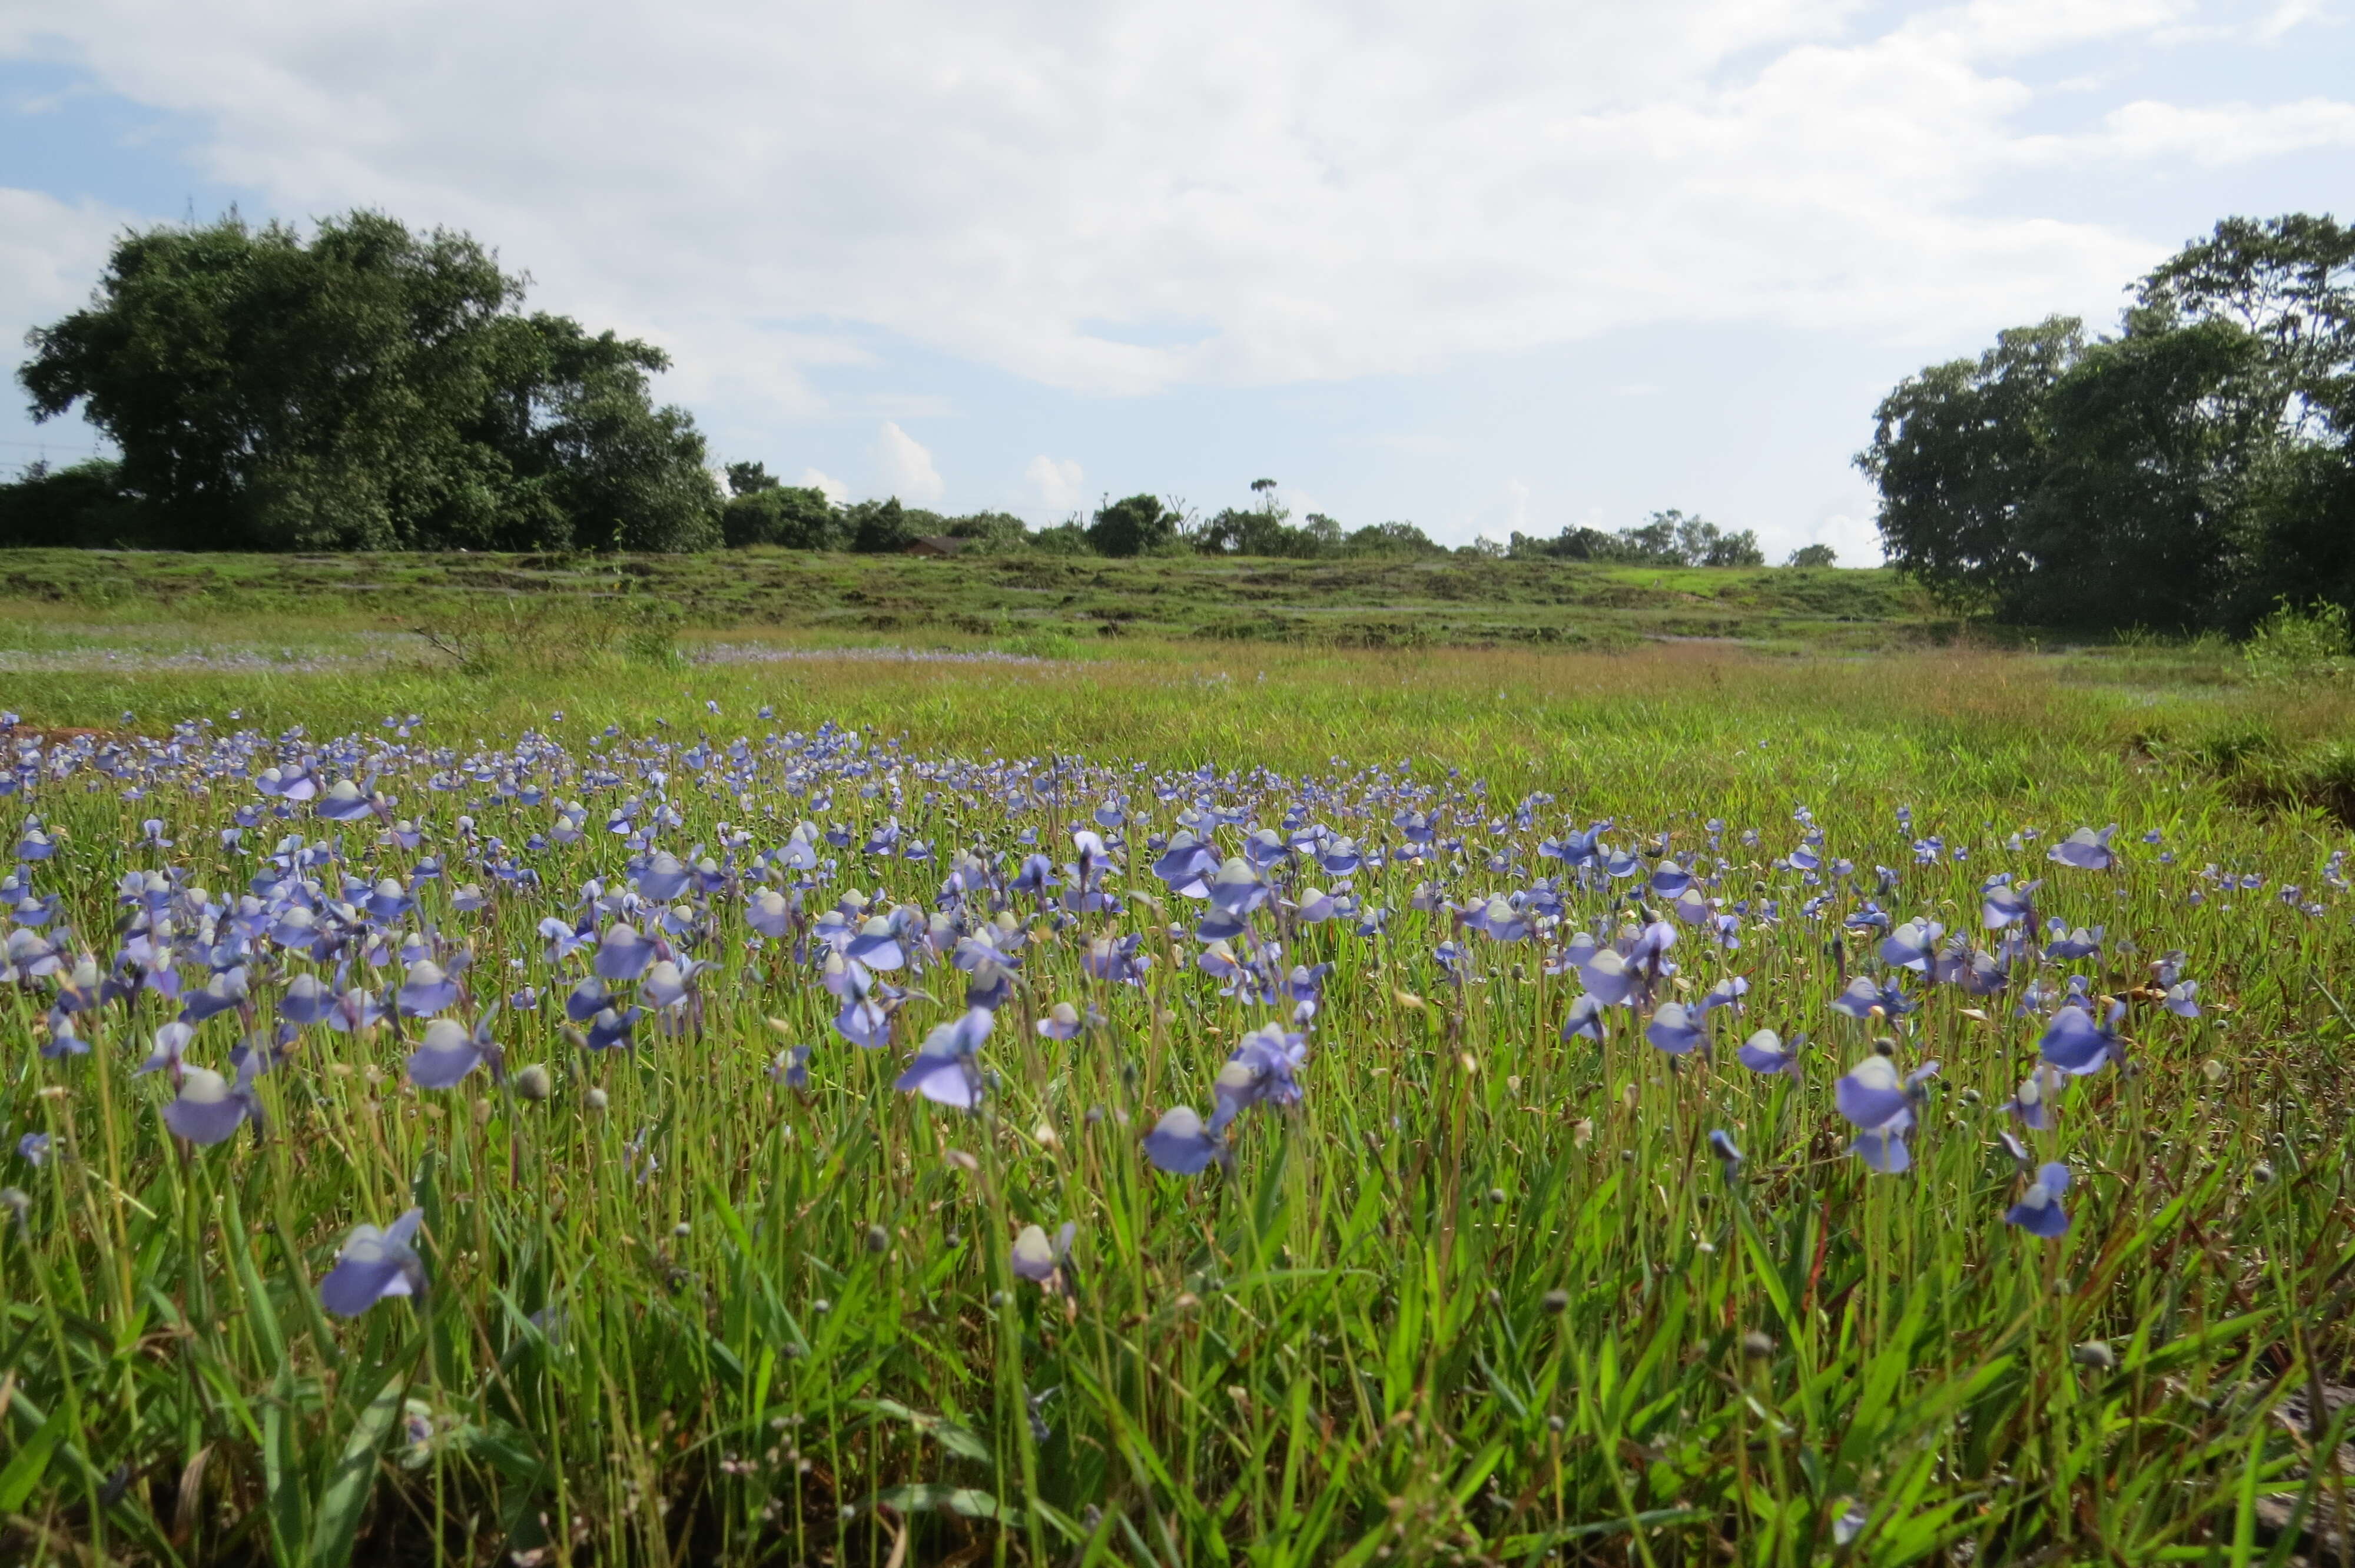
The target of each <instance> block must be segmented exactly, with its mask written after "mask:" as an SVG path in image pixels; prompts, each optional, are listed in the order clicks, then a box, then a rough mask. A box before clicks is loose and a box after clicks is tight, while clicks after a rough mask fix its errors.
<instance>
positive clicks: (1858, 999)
mask: <svg viewBox="0 0 2355 1568" xmlns="http://www.w3.org/2000/svg"><path fill="white" fill-rule="evenodd" d="M1832 1011H1833V1012H1845V1013H1847V1014H1848V1015H1849V1017H1850V1018H1855V1019H1869V1018H1870V1017H1871V1016H1872V1015H1873V1014H1874V1013H1875V1012H1879V1013H1880V1014H1881V1016H1882V1017H1884V1018H1902V1017H1904V1016H1905V1014H1907V1013H1909V1012H1913V1003H1912V1002H1910V1001H1906V1000H1905V993H1904V992H1903V991H1900V990H1898V989H1897V987H1896V986H1895V985H1894V984H1893V983H1891V982H1890V981H1887V980H1874V979H1872V978H1871V977H1870V976H1869V975H1859V976H1857V977H1856V978H1855V979H1854V980H1850V981H1849V982H1848V989H1847V990H1846V991H1842V992H1840V993H1839V995H1838V996H1837V997H1834V998H1833V999H1832Z"/></svg>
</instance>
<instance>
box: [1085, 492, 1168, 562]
mask: <svg viewBox="0 0 2355 1568" xmlns="http://www.w3.org/2000/svg"><path fill="white" fill-rule="evenodd" d="M1177 522H1178V518H1177V514H1176V513H1174V512H1172V511H1170V510H1169V509H1168V508H1167V506H1165V505H1163V504H1162V503H1161V499H1160V497H1158V496H1154V495H1142V494H1139V495H1131V496H1128V497H1126V498H1124V499H1123V500H1120V501H1114V500H1112V499H1110V498H1109V497H1107V498H1106V499H1105V501H1104V503H1103V504H1102V505H1101V506H1099V507H1097V508H1096V514H1095V518H1094V520H1093V521H1092V522H1091V523H1090V524H1088V543H1089V545H1090V546H1092V547H1093V548H1094V550H1095V552H1096V554H1097V555H1099V556H1152V555H1158V554H1160V553H1162V552H1163V551H1165V550H1167V549H1170V548H1171V547H1173V546H1176V545H1177Z"/></svg>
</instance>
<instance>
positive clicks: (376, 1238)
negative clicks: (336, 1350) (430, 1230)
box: [319, 1209, 425, 1318]
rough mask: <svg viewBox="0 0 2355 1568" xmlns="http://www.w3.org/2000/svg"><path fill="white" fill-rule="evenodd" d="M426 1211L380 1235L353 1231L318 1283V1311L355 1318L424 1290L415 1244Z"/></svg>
mask: <svg viewBox="0 0 2355 1568" xmlns="http://www.w3.org/2000/svg"><path fill="white" fill-rule="evenodd" d="M424 1218H425V1211H424V1210H422V1209H411V1210H410V1211H409V1212H408V1213H405V1214H403V1215H401V1216H400V1218H399V1219H397V1220H395V1221H393V1222H392V1224H389V1225H388V1226H387V1227H385V1228H384V1229H383V1230H378V1229H377V1228H376V1227H375V1226H374V1225H356V1226H354V1227H353V1228H352V1234H351V1238H350V1239H349V1240H347V1241H346V1242H345V1243H344V1247H343V1250H342V1251H341V1252H339V1253H337V1254H336V1266H335V1267H333V1268H331V1269H329V1270H328V1271H327V1274H326V1277H325V1278H323V1279H321V1280H320V1281H319V1305H321V1306H322V1307H325V1308H326V1309H327V1310H328V1311H330V1312H333V1313H334V1314H335V1315H336V1317H338V1318H357V1317H358V1316H359V1315H360V1314H361V1313H363V1312H365V1311H367V1310H368V1308H371V1307H373V1306H375V1305H376V1304H377V1303H378V1302H379V1301H381V1300H383V1299H384V1298H386V1297H388V1296H415V1295H418V1294H421V1292H422V1291H423V1290H424V1289H425V1264H424V1261H423V1260H422V1259H421V1258H420V1257H419V1256H418V1255H417V1253H416V1249H415V1247H414V1246H413V1245H412V1244H413V1243H414V1242H415V1240H416V1238H417V1227H418V1225H419V1224H421V1222H422V1221H423V1220H424Z"/></svg>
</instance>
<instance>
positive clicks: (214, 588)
mask: <svg viewBox="0 0 2355 1568" xmlns="http://www.w3.org/2000/svg"><path fill="white" fill-rule="evenodd" d="M510 596H515V597H520V598H522V599H542V598H547V597H550V596H553V597H559V598H565V599H581V600H582V601H584V602H586V603H591V604H597V605H606V606H611V607H613V609H615V611H616V613H619V614H623V615H635V614H639V613H644V611H642V610H641V609H639V608H637V607H639V606H642V605H646V604H655V605H660V606H663V607H666V609H665V611H664V612H665V613H666V614H670V615H673V616H676V617H677V620H678V621H679V622H680V623H681V624H682V625H683V626H685V627H687V628H689V629H693V630H706V631H713V632H720V631H725V630H729V629H731V628H744V627H752V628H762V629H767V630H785V631H794V632H807V633H816V634H823V635H826V636H831V637H837V638H839V637H843V636H858V635H868V636H880V637H888V638H890V639H893V640H897V641H907V640H911V639H913V640H915V641H918V642H921V643H923V644H926V645H939V646H944V647H959V646H974V645H976V644H981V643H988V642H994V641H1002V640H1004V639H1007V638H1016V637H1022V636H1028V635H1035V634H1038V633H1041V632H1048V631H1052V632H1055V633H1058V634H1061V635H1068V636H1071V637H1073V638H1076V639H1078V640H1079V641H1081V643H1082V644H1083V645H1087V646H1095V645H1098V644H1101V643H1103V642H1105V641H1109V640H1112V639H1124V638H1125V639H1132V640H1135V639H1143V640H1146V641H1154V640H1167V639H1179V640H1188V641H1191V640H1208V641H1237V642H1252V643H1266V642H1285V643H1300V644H1306V645H1312V646H1330V647H1430V646H1467V645H1516V644H1528V645H1537V646H1567V647H1625V646H1629V645H1632V644H1633V643H1635V642H1637V641H1641V640H1644V639H1646V638H1654V637H1687V638H1690V637H1701V638H1735V639H1741V640H1743V641H1754V642H1758V643H1760V644H1762V645H1766V646H1773V647H1782V648H1798V647H1819V648H1853V649H1866V648H1887V647H1898V646H1907V645H1914V644H1920V643H1923V642H1929V641H1944V640H1951V639H1952V638H1953V637H1954V636H1955V635H1956V634H1957V623H1956V622H1955V621H1954V620H1951V619H1948V618H1945V617H1944V616H1942V615H1940V614H1939V613H1938V612H1937V610H1936V609H1935V608H1934V606H1933V605H1932V604H1931V603H1930V602H1929V600H1928V599H1926V597H1925V596H1923V594H1921V593H1920V592H1918V591H1917V590H1914V589H1912V588H1908V587H1907V586H1906V585H1905V584H1904V583H1903V582H1902V581H1901V580H1900V579H1898V578H1897V577H1895V576H1894V575H1893V574H1891V573H1888V572H1879V571H1844V572H1802V571H1784V570H1771V569H1769V570H1752V571H1736V570H1710V569H1688V568H1681V567H1606V566H1598V565H1593V564H1586V563H1572V562H1557V561H1548V560H1537V561H1523V560H1507V559H1497V558H1493V557H1476V558H1471V559H1463V558H1447V559H1441V560H1428V561H1415V560H1406V559H1389V560H1384V559H1365V560H1337V561H1273V560H1243V559H1236V558H1232V557H1218V556H1194V555H1179V556H1144V557H1138V558H1135V559H1128V560H1106V559H1103V558H1099V557H1094V556H1050V555H1043V554H1040V553H1038V552H1036V551H1030V550H1025V551H1022V552H1018V553H1015V554H1009V555H991V554H986V553H982V554H975V555H966V556H958V557H956V558H954V559H946V560H926V559H920V558H913V557H908V556H857V555H822V554H815V553H809V552H803V551H785V550H774V549H757V548H756V549H746V550H741V551H730V552H727V553H725V554H712V555H689V556H663V555H655V556H605V555H565V556H557V555H493V554H487V553H485V554H458V553H449V554H427V553H423V552H404V553H389V554H383V555H336V556H324V555H323V556H311V555H300V556H283V555H246V556H240V555H228V554H209V553H208V554H192V555H169V554H160V553H145V552H123V553H116V552H99V551H64V550H59V551H34V550H22V551H10V552H5V553H0V606H5V605H6V604H9V603H12V602H13V603H16V604H19V605H28V606H29V605H40V606H45V607H47V608H46V609H44V610H43V611H42V613H43V614H45V615H48V616H56V617H66V618H69V619H78V618H84V617H97V618H101V619H105V620H125V621H129V620H159V619H160V620H192V619H193V620H204V619H207V618H222V619H228V620H236V621H238V622H239V623H240V626H241V628H242V630H241V631H240V635H247V634H250V635H256V636H260V637H261V638H263V639H265V640H267V639H268V638H270V637H272V636H273V635H274V632H273V631H272V630H270V629H271V628H272V625H274V623H275V622H276V621H277V620H279V619H280V618H285V617H293V618H297V619H301V620H314V621H316V620H323V619H333V618H338V617H341V618H345V620H346V630H350V629H352V628H354V627H359V628H365V629H368V630H376V631H382V632H405V631H410V630H418V629H421V628H430V627H433V626H436V625H438V624H440V623H441V621H442V620H443V619H445V618H447V617H449V616H451V615H453V614H457V613H460V611H461V610H462V609H464V607H465V606H468V605H470V604H473V603H474V602H475V601H478V600H482V599H506V598H508V597H510Z"/></svg>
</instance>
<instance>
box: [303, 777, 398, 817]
mask: <svg viewBox="0 0 2355 1568" xmlns="http://www.w3.org/2000/svg"><path fill="white" fill-rule="evenodd" d="M380 798H381V797H377V798H371V797H369V796H368V795H364V794H362V793H361V792H360V787H359V786H358V785H357V784H355V783H353V782H352V781H351V780H350V779H336V782H335V783H334V785H333V786H331V787H330V788H329V789H328V790H327V792H326V793H325V795H322V796H320V797H319V803H318V804H317V805H315V806H314V807H312V808H311V809H312V810H314V811H316V812H318V813H319V815H321V816H323V817H325V818H326V819H327V821H331V822H356V821H359V820H360V819H361V818H362V817H365V816H367V815H368V813H369V812H371V811H373V810H376V802H377V799H380Z"/></svg>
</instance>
